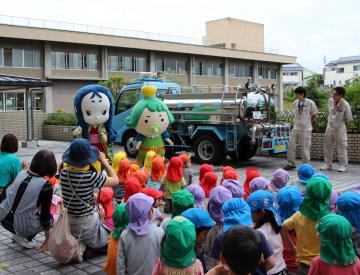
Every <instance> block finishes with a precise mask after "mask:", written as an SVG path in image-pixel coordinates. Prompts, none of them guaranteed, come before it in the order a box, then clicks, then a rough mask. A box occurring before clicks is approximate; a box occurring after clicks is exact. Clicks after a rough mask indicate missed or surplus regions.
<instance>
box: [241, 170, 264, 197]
mask: <svg viewBox="0 0 360 275" xmlns="http://www.w3.org/2000/svg"><path fill="white" fill-rule="evenodd" d="M260 176H261V175H260V172H259V171H258V170H257V169H256V168H246V179H245V182H244V184H243V187H244V191H245V194H244V196H243V197H244V200H246V199H247V197H248V196H249V195H250V193H251V191H250V182H251V181H252V180H253V179H255V178H257V177H260Z"/></svg>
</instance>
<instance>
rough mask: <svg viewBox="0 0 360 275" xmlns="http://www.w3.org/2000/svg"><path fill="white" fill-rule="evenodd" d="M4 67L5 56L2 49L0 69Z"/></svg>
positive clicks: (0, 51) (0, 49) (0, 52)
mask: <svg viewBox="0 0 360 275" xmlns="http://www.w3.org/2000/svg"><path fill="white" fill-rule="evenodd" d="M2 66H4V55H3V49H2V48H0V67H2Z"/></svg>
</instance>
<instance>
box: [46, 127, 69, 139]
mask: <svg viewBox="0 0 360 275" xmlns="http://www.w3.org/2000/svg"><path fill="white" fill-rule="evenodd" d="M74 127H75V126H61V125H44V126H43V139H46V140H57V141H72V139H73V136H72V131H73V129H74Z"/></svg>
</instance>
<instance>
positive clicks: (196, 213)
mask: <svg viewBox="0 0 360 275" xmlns="http://www.w3.org/2000/svg"><path fill="white" fill-rule="evenodd" d="M181 216H183V217H185V218H187V219H188V220H190V221H191V222H192V223H193V224H194V225H195V230H196V242H195V253H196V258H198V259H199V260H200V261H201V263H202V266H203V268H204V273H206V272H207V271H208V269H207V266H206V262H205V258H204V252H203V250H202V247H201V246H202V244H203V243H204V242H205V240H206V237H207V234H208V232H209V230H210V229H211V228H212V227H213V226H214V225H215V223H214V221H213V220H212V219H211V218H210V215H209V213H208V212H207V211H205V210H204V209H201V208H190V209H188V210H186V211H185V212H183V213H182V214H181Z"/></svg>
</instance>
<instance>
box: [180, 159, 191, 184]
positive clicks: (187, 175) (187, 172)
mask: <svg viewBox="0 0 360 275" xmlns="http://www.w3.org/2000/svg"><path fill="white" fill-rule="evenodd" d="M180 158H181V160H182V161H183V167H184V178H185V181H186V186H189V185H190V184H192V179H193V172H192V170H191V155H190V154H182V155H180Z"/></svg>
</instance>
